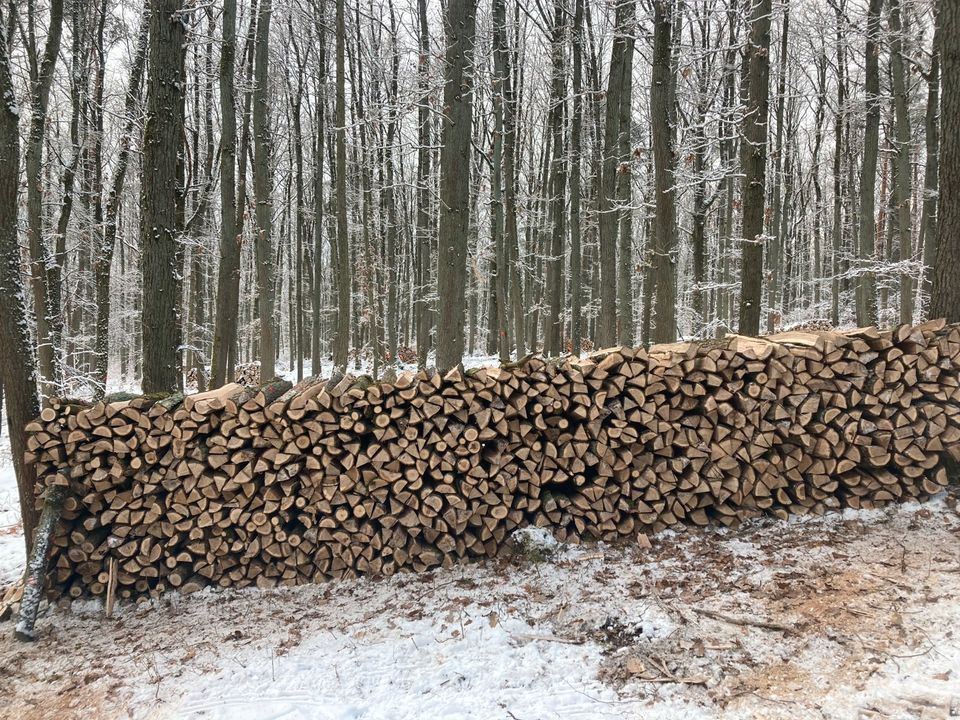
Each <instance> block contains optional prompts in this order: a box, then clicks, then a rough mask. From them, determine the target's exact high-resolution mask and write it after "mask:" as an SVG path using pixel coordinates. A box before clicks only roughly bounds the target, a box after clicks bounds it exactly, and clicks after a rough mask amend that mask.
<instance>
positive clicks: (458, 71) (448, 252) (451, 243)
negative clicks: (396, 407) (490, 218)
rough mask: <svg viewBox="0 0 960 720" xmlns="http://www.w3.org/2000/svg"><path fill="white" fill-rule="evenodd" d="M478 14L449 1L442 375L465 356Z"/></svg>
mask: <svg viewBox="0 0 960 720" xmlns="http://www.w3.org/2000/svg"><path fill="white" fill-rule="evenodd" d="M476 14H477V7H476V3H475V1H474V0H449V2H448V4H447V11H446V14H445V17H444V29H445V32H446V41H447V52H446V72H445V75H444V87H443V110H444V119H443V130H442V135H441V143H440V230H439V237H438V243H439V254H438V260H437V292H438V296H439V307H438V308H437V368H438V369H439V370H441V371H446V370H449V369H451V368H453V367H456V366H457V365H459V364H460V363H461V361H462V360H463V351H464V334H463V324H464V307H465V301H466V298H465V291H466V284H467V283H466V281H467V230H468V225H469V222H470V172H469V171H468V170H467V168H469V167H470V140H471V137H472V121H473V77H472V76H473V49H474V34H475V32H476Z"/></svg>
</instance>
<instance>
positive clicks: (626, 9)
mask: <svg viewBox="0 0 960 720" xmlns="http://www.w3.org/2000/svg"><path fill="white" fill-rule="evenodd" d="M635 13H636V1H635V0H620V2H619V3H618V4H617V8H616V26H615V29H614V38H613V48H612V50H611V53H610V78H609V82H608V83H607V103H606V118H605V124H604V132H603V168H602V171H601V180H600V209H599V213H600V317H599V320H598V323H597V342H598V343H599V344H600V345H604V346H607V345H612V344H613V343H614V341H615V340H616V330H617V230H618V228H617V225H618V222H617V212H616V210H615V209H614V203H615V198H616V188H617V172H618V163H617V156H618V154H619V137H620V103H621V102H622V97H623V83H624V78H625V77H627V74H626V71H625V66H626V64H627V45H628V43H632V41H633V40H632V37H629V34H630V33H631V32H632V31H633V22H634V17H635Z"/></svg>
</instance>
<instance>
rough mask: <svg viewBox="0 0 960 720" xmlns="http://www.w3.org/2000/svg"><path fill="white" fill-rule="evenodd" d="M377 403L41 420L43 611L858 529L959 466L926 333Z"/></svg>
mask: <svg viewBox="0 0 960 720" xmlns="http://www.w3.org/2000/svg"><path fill="white" fill-rule="evenodd" d="M389 380H390V381H389V382H387V381H382V382H375V381H374V380H373V379H372V378H369V377H353V376H351V375H343V374H338V375H336V376H335V377H333V378H329V379H320V378H309V379H307V380H304V381H303V382H301V383H299V384H298V385H296V386H293V387H292V386H291V385H290V383H289V382H286V381H282V380H274V381H272V382H269V383H267V384H265V385H260V386H258V387H248V386H246V385H244V384H243V383H240V382H238V383H231V384H229V385H225V386H224V387H221V388H218V389H216V390H211V391H209V392H205V393H200V394H195V395H189V396H187V397H184V396H182V395H177V396H171V397H169V398H156V397H149V398H148V397H141V398H133V399H126V400H123V401H119V402H110V403H98V404H96V405H83V404H78V403H69V402H67V401H54V402H53V403H52V404H51V405H50V407H49V408H47V409H45V410H44V411H43V413H42V414H41V416H40V418H38V419H37V420H36V421H35V422H33V423H31V424H30V425H29V426H28V431H29V436H30V437H29V443H28V452H27V460H28V461H29V462H32V463H34V464H35V465H36V469H37V471H38V474H39V477H40V478H41V479H42V484H43V487H52V486H60V487H63V488H65V491H66V497H65V500H64V503H63V522H62V523H61V524H60V526H59V529H58V530H56V532H55V534H54V538H53V543H52V544H53V557H52V565H51V568H52V570H51V573H52V586H53V588H54V590H55V591H56V592H58V593H63V592H66V593H68V594H69V595H70V596H73V597H77V596H80V595H83V594H87V593H91V594H94V595H99V594H103V593H105V592H106V591H107V589H108V585H110V584H111V583H112V582H114V581H115V582H116V588H117V594H118V596H119V597H120V598H127V597H132V596H135V595H139V594H143V593H158V592H162V591H164V590H168V589H171V588H175V589H179V590H180V591H182V592H190V591H193V590H196V589H198V588H200V587H203V586H204V585H206V584H211V583H212V584H217V585H221V586H245V585H251V584H255V585H257V586H259V587H272V586H274V585H277V584H296V583H306V582H314V581H317V580H322V579H327V578H344V577H353V576H356V575H359V574H363V573H372V574H380V575H389V574H391V573H394V572H396V571H398V570H400V569H404V568H408V569H412V570H426V569H428V568H432V567H437V566H449V565H451V564H452V563H454V562H456V561H458V560H460V559H464V558H471V557H481V556H492V555H495V554H496V553H497V552H498V551H499V550H500V549H501V548H503V547H504V545H505V544H506V543H507V541H508V538H509V536H510V534H511V533H512V531H513V530H515V529H516V528H519V527H525V526H535V527H541V528H547V529H549V531H550V532H552V533H553V535H554V536H555V537H556V538H557V539H558V540H560V541H561V542H581V541H588V540H604V541H616V540H621V539H624V538H627V539H635V538H636V537H637V535H638V533H643V534H649V533H652V532H657V531H659V530H662V529H664V528H667V527H670V526H672V525H675V524H677V523H693V524H696V525H705V524H707V523H710V522H716V523H721V524H724V525H733V524H736V523H738V522H740V521H741V520H743V519H745V518H749V517H754V516H757V515H760V514H764V513H766V514H772V515H775V516H778V517H784V518H785V517H787V516H788V515H789V514H792V513H793V514H803V513H810V512H813V513H822V512H824V511H826V510H830V509H836V508H844V507H851V508H866V507H873V506H876V505H878V504H881V503H884V502H890V501H894V500H904V499H911V498H921V499H922V498H925V497H927V496H929V495H932V494H934V493H937V492H939V491H940V490H941V489H942V488H943V487H944V486H945V485H946V483H947V472H946V469H945V468H946V464H945V463H946V461H947V460H948V459H949V458H960V443H958V441H960V329H958V327H957V326H953V325H950V326H947V325H945V324H944V323H942V322H931V323H926V324H924V325H918V326H904V327H901V328H899V329H897V330H895V331H886V332H880V331H877V330H876V329H872V328H868V329H859V330H854V331H850V332H846V333H837V332H816V333H812V332H797V331H793V332H788V333H782V334H780V335H774V336H771V337H768V338H741V337H736V336H734V337H732V338H728V339H726V340H722V341H712V342H708V343H680V344H673V345H664V346H656V347H654V348H652V349H651V350H650V351H649V352H647V351H644V350H642V349H630V348H613V349H607V350H602V351H599V352H596V353H593V354H591V355H589V356H587V357H584V358H582V359H577V360H574V359H565V360H562V361H557V362H546V361H544V360H543V359H541V358H539V357H530V358H526V359H524V360H523V361H522V362H519V363H516V364H514V365H511V366H506V367H503V368H484V369H479V370H473V371H467V372H461V371H458V370H455V371H452V372H450V373H448V374H447V375H445V376H441V375H440V374H438V373H436V372H435V371H430V370H422V371H420V372H417V373H401V374H400V375H397V376H391V377H390V378H389ZM111 561H115V563H116V567H115V570H114V572H112V573H111V570H110V568H111ZM111 577H113V578H114V580H111Z"/></svg>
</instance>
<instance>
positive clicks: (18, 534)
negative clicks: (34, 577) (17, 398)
mask: <svg viewBox="0 0 960 720" xmlns="http://www.w3.org/2000/svg"><path fill="white" fill-rule="evenodd" d="M22 571H23V528H22V526H21V525H20V499H19V496H18V495H17V476H16V475H15V474H14V471H13V461H12V458H11V456H10V436H9V435H8V434H7V428H6V423H4V426H3V429H2V434H0V587H2V586H3V585H5V584H7V583H9V582H12V581H13V580H15V579H16V578H17V577H18V576H19V575H20V574H21V573H22Z"/></svg>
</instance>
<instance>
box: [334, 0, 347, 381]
mask: <svg viewBox="0 0 960 720" xmlns="http://www.w3.org/2000/svg"><path fill="white" fill-rule="evenodd" d="M336 2H337V16H336V26H337V51H336V53H337V102H336V105H337V106H336V119H335V122H336V124H337V173H336V175H337V176H336V192H337V252H336V253H335V257H336V265H335V266H334V268H335V273H334V276H335V277H334V279H335V280H336V284H337V324H336V331H335V333H336V334H335V337H334V340H333V364H334V366H335V367H337V368H339V369H340V370H342V371H345V370H346V368H347V353H348V351H349V349H350V289H351V288H350V279H351V276H350V242H349V238H348V237H347V129H346V123H347V105H346V76H345V74H344V45H345V43H346V26H345V20H344V0H336Z"/></svg>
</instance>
